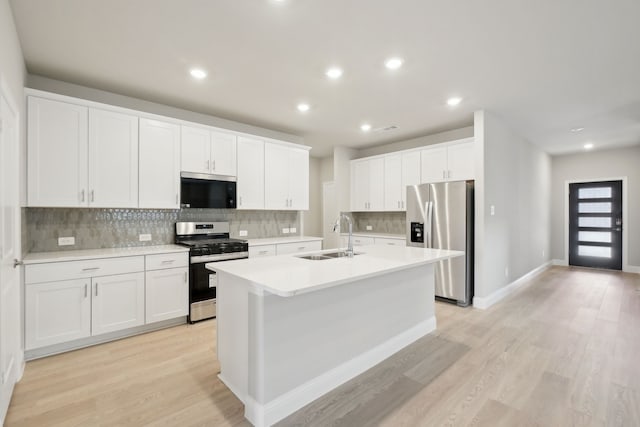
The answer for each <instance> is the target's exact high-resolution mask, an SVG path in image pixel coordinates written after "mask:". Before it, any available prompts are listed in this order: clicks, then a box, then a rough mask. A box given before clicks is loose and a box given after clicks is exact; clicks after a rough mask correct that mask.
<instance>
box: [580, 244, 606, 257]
mask: <svg viewBox="0 0 640 427" xmlns="http://www.w3.org/2000/svg"><path fill="white" fill-rule="evenodd" d="M578 255H580V256H594V257H599V258H611V248H610V247H608V248H607V247H604V246H584V245H579V246H578Z"/></svg>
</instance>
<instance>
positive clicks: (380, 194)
mask: <svg viewBox="0 0 640 427" xmlns="http://www.w3.org/2000/svg"><path fill="white" fill-rule="evenodd" d="M369 210H370V211H383V210H384V158H382V157H377V158H374V159H370V160H369Z"/></svg>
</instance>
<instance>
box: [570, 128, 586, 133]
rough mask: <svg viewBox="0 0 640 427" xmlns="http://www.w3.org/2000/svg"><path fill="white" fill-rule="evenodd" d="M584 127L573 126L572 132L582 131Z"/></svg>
mask: <svg viewBox="0 0 640 427" xmlns="http://www.w3.org/2000/svg"><path fill="white" fill-rule="evenodd" d="M583 130H584V128H571V132H582V131H583Z"/></svg>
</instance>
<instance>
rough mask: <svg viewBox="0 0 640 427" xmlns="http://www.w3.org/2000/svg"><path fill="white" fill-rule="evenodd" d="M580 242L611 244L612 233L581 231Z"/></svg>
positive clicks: (579, 233) (579, 234)
mask: <svg viewBox="0 0 640 427" xmlns="http://www.w3.org/2000/svg"><path fill="white" fill-rule="evenodd" d="M578 240H580V241H581V242H602V243H611V232H609V231H579V232H578Z"/></svg>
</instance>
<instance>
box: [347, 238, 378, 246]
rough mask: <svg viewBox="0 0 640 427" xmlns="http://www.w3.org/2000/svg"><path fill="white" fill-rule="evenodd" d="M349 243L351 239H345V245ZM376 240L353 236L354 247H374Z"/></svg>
mask: <svg viewBox="0 0 640 427" xmlns="http://www.w3.org/2000/svg"><path fill="white" fill-rule="evenodd" d="M348 241H349V237H345V238H344V244H345V245H346V244H347V242H348ZM374 243H375V240H374V238H373V237H361V236H353V246H366V245H373V244H374Z"/></svg>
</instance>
